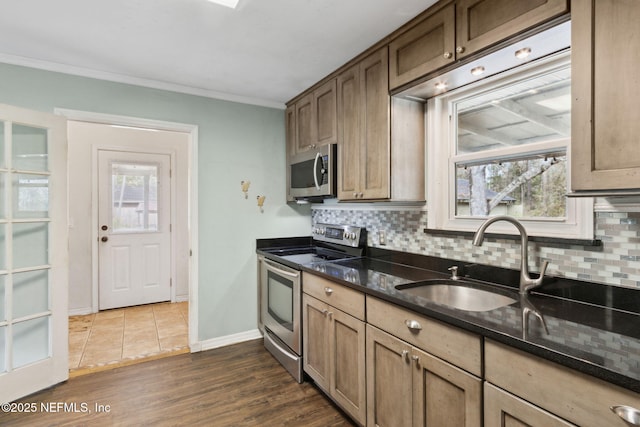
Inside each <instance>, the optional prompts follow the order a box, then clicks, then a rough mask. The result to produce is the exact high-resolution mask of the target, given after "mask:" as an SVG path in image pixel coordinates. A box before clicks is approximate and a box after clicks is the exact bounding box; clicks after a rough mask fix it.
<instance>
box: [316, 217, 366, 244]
mask: <svg viewBox="0 0 640 427" xmlns="http://www.w3.org/2000/svg"><path fill="white" fill-rule="evenodd" d="M312 232H313V238H314V239H315V240H320V241H323V242H331V243H337V244H340V245H344V246H350V247H353V248H357V247H359V246H364V245H366V243H367V242H366V240H365V239H366V236H365V234H366V233H365V229H364V228H362V227H356V226H353V225H335V224H322V223H317V224H315V226H314V227H313V231H312Z"/></svg>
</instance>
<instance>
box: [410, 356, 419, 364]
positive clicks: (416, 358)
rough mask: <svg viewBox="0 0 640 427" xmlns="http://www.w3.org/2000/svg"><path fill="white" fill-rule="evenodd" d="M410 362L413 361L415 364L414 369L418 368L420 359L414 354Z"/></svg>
mask: <svg viewBox="0 0 640 427" xmlns="http://www.w3.org/2000/svg"><path fill="white" fill-rule="evenodd" d="M411 360H413V362H414V363H415V364H416V367H419V366H420V357H419V356H416V355H415V354H414V355H413V356H411Z"/></svg>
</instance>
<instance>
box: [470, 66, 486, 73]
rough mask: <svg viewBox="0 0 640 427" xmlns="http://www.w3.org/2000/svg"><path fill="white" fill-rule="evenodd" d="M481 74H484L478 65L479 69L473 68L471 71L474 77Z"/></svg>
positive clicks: (481, 67) (482, 68)
mask: <svg viewBox="0 0 640 427" xmlns="http://www.w3.org/2000/svg"><path fill="white" fill-rule="evenodd" d="M482 73H484V67H483V66H482V65H480V66H479V67H473V68H472V69H471V74H473V75H474V76H479V75H481V74H482Z"/></svg>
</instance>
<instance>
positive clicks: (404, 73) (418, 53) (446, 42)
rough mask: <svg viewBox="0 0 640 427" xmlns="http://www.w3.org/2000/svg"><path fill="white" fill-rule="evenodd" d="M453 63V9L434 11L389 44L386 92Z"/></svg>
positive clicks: (446, 8) (450, 7) (449, 6)
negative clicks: (387, 87)
mask: <svg viewBox="0 0 640 427" xmlns="http://www.w3.org/2000/svg"><path fill="white" fill-rule="evenodd" d="M453 61H455V5H454V4H453V3H452V4H449V5H447V6H445V7H444V8H442V9H440V10H438V11H437V12H435V13H434V14H432V15H429V16H428V17H427V18H426V19H424V20H423V21H421V22H420V23H418V24H416V26H414V27H413V28H411V29H409V30H407V31H406V32H404V33H402V34H400V35H399V36H398V37H396V38H395V39H393V40H392V41H391V43H390V44H389V89H395V88H397V87H400V86H402V85H404V84H406V83H409V82H410V81H412V80H415V79H416V78H418V77H422V76H425V75H427V74H429V73H431V72H432V71H435V70H437V69H438V68H440V67H442V66H444V65H447V64H449V63H451V62H453Z"/></svg>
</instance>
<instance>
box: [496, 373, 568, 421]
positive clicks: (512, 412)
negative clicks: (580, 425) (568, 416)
mask: <svg viewBox="0 0 640 427" xmlns="http://www.w3.org/2000/svg"><path fill="white" fill-rule="evenodd" d="M484 425H485V427H519V426H521V427H525V426H529V427H572V426H575V424H570V423H568V422H566V421H564V420H562V419H560V418H558V417H556V416H555V415H552V414H550V413H548V412H547V411H544V410H542V409H540V408H538V407H537V406H534V405H532V404H530V403H529V402H527V401H525V400H522V399H520V398H518V397H516V396H514V395H512V394H509V393H507V392H506V391H504V390H501V389H499V388H498V387H494V386H492V385H491V384H489V383H485V385H484Z"/></svg>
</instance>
